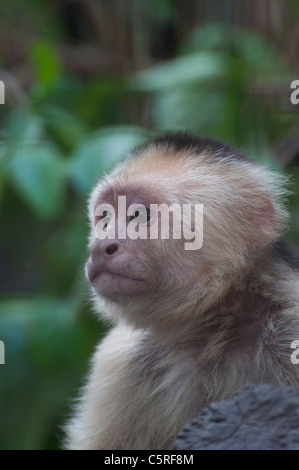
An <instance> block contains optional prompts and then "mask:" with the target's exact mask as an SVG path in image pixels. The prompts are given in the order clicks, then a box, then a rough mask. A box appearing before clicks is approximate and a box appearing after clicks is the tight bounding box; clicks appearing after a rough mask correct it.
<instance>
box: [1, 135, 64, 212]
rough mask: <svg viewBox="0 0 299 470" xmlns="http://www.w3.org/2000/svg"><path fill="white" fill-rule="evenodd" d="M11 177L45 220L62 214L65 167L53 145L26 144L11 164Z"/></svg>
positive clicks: (25, 198) (21, 193)
mask: <svg viewBox="0 0 299 470" xmlns="http://www.w3.org/2000/svg"><path fill="white" fill-rule="evenodd" d="M10 173H11V178H12V181H13V183H14V186H15V188H16V190H17V192H18V193H19V194H20V196H21V197H23V198H24V200H25V201H26V202H27V203H28V204H29V205H30V206H31V208H32V209H33V210H34V211H35V212H36V213H37V214H38V215H39V216H40V217H44V218H52V217H54V216H56V215H57V214H58V213H60V212H61V210H62V208H63V205H64V201H65V185H64V178H63V176H64V175H63V165H62V161H61V160H60V158H59V154H58V153H57V150H56V149H55V148H54V147H52V146H50V145H45V144H43V145H26V146H24V147H23V148H22V149H18V150H17V151H16V152H15V154H14V155H13V156H12V159H11V162H10Z"/></svg>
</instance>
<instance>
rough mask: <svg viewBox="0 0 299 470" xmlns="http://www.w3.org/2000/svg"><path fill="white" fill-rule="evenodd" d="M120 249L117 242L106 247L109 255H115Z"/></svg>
mask: <svg viewBox="0 0 299 470" xmlns="http://www.w3.org/2000/svg"><path fill="white" fill-rule="evenodd" d="M117 250H118V246H117V244H116V243H112V244H111V245H109V246H108V247H107V248H106V253H107V255H113V254H114V253H115V252H116V251H117Z"/></svg>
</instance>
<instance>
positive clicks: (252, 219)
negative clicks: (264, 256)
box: [245, 190, 278, 246]
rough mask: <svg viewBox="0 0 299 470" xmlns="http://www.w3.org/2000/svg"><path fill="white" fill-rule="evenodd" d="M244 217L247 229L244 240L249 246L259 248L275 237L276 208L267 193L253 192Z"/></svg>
mask: <svg viewBox="0 0 299 470" xmlns="http://www.w3.org/2000/svg"><path fill="white" fill-rule="evenodd" d="M246 215H247V217H246V218H247V224H248V227H249V228H248V230H247V232H246V233H245V239H246V242H247V243H248V244H249V245H251V246H252V245H254V246H258V245H259V246H261V245H264V244H268V243H271V242H272V241H273V240H274V239H275V238H276V237H277V235H278V234H277V224H276V220H277V214H276V208H275V203H274V201H273V199H272V197H271V195H270V194H269V193H267V192H266V191H259V190H255V191H254V192H253V193H252V195H251V196H250V198H249V201H248V208H247V211H246Z"/></svg>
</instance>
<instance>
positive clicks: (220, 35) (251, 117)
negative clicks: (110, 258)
mask: <svg viewBox="0 0 299 470" xmlns="http://www.w3.org/2000/svg"><path fill="white" fill-rule="evenodd" d="M157 3H159V2H156V1H155V4H157ZM162 3H163V9H162V10H163V11H162V10H161V15H162V16H163V15H166V16H167V15H169V16H172V15H174V11H173V2H170V1H165V2H162ZM28 60H29V62H30V63H31V66H32V68H33V70H34V82H33V84H32V86H31V88H30V90H29V91H28V104H27V105H26V106H23V107H16V106H12V107H10V108H9V107H8V106H7V107H5V111H4V115H3V116H2V118H1V121H0V125H1V141H0V210H1V227H0V241H1V248H0V259H1V260H2V266H1V271H0V274H1V282H2V284H4V287H3V288H2V296H1V300H0V339H1V340H3V341H4V343H5V346H6V365H5V366H0V368H1V369H0V414H1V420H2V422H1V427H0V448H2V449H42V448H56V447H57V446H59V441H60V438H61V430H60V428H59V426H61V425H62V423H63V422H64V420H65V417H66V415H67V413H68V410H69V404H70V398H71V397H72V396H74V395H75V389H76V388H77V387H78V386H79V385H81V384H82V377H83V376H84V372H85V371H86V367H87V359H88V357H89V356H90V354H91V352H92V349H93V347H94V344H95V342H96V341H97V340H98V339H99V338H100V337H101V335H103V334H104V332H105V326H104V325H103V324H101V323H100V322H98V321H96V320H95V319H94V317H93V316H92V315H90V314H89V313H90V307H89V305H88V302H87V296H86V292H87V291H88V288H87V285H86V283H85V281H84V274H83V266H84V263H85V260H86V258H87V252H86V248H85V245H86V239H87V218H86V214H85V207H86V200H87V197H88V194H89V192H90V189H91V188H92V186H93V185H94V184H95V182H96V181H97V179H98V177H99V176H100V175H102V174H103V173H104V172H106V171H109V170H110V169H111V168H112V167H113V165H114V164H115V163H116V162H117V161H119V160H120V159H121V158H123V157H124V156H125V154H126V152H127V151H128V150H129V149H130V148H132V147H133V146H135V145H137V144H139V143H141V142H143V141H144V140H145V139H146V138H147V137H148V136H149V135H151V132H149V131H148V130H146V129H144V128H142V127H140V126H139V125H134V123H133V124H132V123H130V124H127V122H128V121H127V119H126V110H127V107H128V102H133V103H135V105H136V106H140V107H143V109H145V112H144V114H145V120H146V123H147V126H148V128H152V129H155V131H157V132H160V131H163V130H165V129H187V130H191V131H195V132H200V133H203V134H211V135H214V136H218V137H221V138H224V139H226V140H229V141H231V142H232V143H235V144H237V145H240V146H242V147H243V148H244V149H245V150H246V151H248V152H249V154H250V155H251V156H252V157H253V158H255V159H258V160H260V161H267V162H268V163H270V164H271V165H272V166H275V167H276V168H277V169H279V166H280V165H279V163H278V160H275V159H273V152H272V148H273V146H274V145H275V143H276V142H277V141H279V139H281V138H283V137H284V135H285V134H286V133H288V132H292V131H293V129H295V128H296V126H298V117H297V116H296V115H295V114H294V113H293V112H291V111H290V110H288V109H284V110H279V112H276V104H275V101H273V100H271V99H269V100H262V99H260V96H259V93H258V92H257V91H256V90H254V86H257V85H258V84H259V83H261V82H262V83H266V84H267V86H269V87H271V86H272V85H273V86H275V85H277V84H283V85H285V86H286V87H287V88H288V87H289V84H290V70H288V66H287V64H286V63H285V61H284V60H282V58H281V57H280V56H279V55H278V54H277V52H276V51H275V50H274V48H273V46H272V45H271V44H269V43H267V41H266V40H264V39H263V38H262V37H260V36H259V35H257V34H256V33H250V32H248V31H245V30H242V29H238V28H234V29H229V30H228V29H227V28H225V27H223V26H222V25H211V26H208V27H205V28H200V29H198V30H196V31H194V33H193V34H192V35H191V37H189V39H188V40H187V41H185V42H184V44H182V45H181V48H180V50H179V52H178V54H177V56H176V57H175V58H174V59H173V60H169V61H168V62H164V63H162V64H161V65H158V66H155V67H153V68H151V69H149V70H145V71H143V72H139V73H138V74H136V75H135V76H133V77H129V79H128V80H125V78H124V77H119V76H117V74H115V75H112V76H100V77H96V78H93V79H89V80H83V79H81V78H79V77H78V76H75V75H69V74H68V75H67V74H65V72H64V71H63V68H62V66H61V64H60V61H59V57H58V54H57V52H56V49H55V46H54V45H53V44H51V43H50V42H48V41H36V42H34V43H33V45H32V46H31V49H30V51H29V54H28ZM124 123H126V124H124ZM290 173H292V174H293V175H294V176H295V178H294V181H296V185H297V187H298V181H299V174H298V168H297V169H296V168H294V169H291V170H290ZM294 190H295V191H294V192H295V194H294V196H293V197H292V199H291V205H292V211H293V213H294V216H295V217H294V219H293V225H292V232H291V238H292V239H293V240H295V241H297V239H298V234H299V199H298V194H296V188H294Z"/></svg>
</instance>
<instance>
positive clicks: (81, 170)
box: [70, 126, 146, 194]
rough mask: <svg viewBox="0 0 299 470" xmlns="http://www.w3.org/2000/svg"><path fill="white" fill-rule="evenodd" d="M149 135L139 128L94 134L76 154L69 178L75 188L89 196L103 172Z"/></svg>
mask: <svg viewBox="0 0 299 470" xmlns="http://www.w3.org/2000/svg"><path fill="white" fill-rule="evenodd" d="M145 137H146V135H145V132H144V131H143V130H142V129H140V128H135V127H129V126H128V127H113V128H105V129H102V130H100V131H99V132H96V133H94V134H92V135H91V136H90V137H89V138H88V139H86V140H85V141H84V142H82V144H81V145H80V146H79V147H78V148H77V149H76V150H75V152H74V154H73V155H72V159H71V162H70V165H71V166H70V175H71V178H72V180H73V182H74V184H75V186H76V188H77V189H78V190H79V191H80V192H81V193H83V194H87V193H88V192H89V191H90V190H91V188H92V186H93V185H94V184H95V183H96V182H97V180H98V178H99V177H100V175H101V174H103V172H106V171H110V170H111V168H112V167H113V166H114V165H115V163H116V162H118V161H119V160H121V159H122V158H123V157H125V155H126V154H127V153H128V152H129V151H130V150H131V149H132V147H134V146H136V145H139V144H141V143H142V142H143V141H144V139H145Z"/></svg>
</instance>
